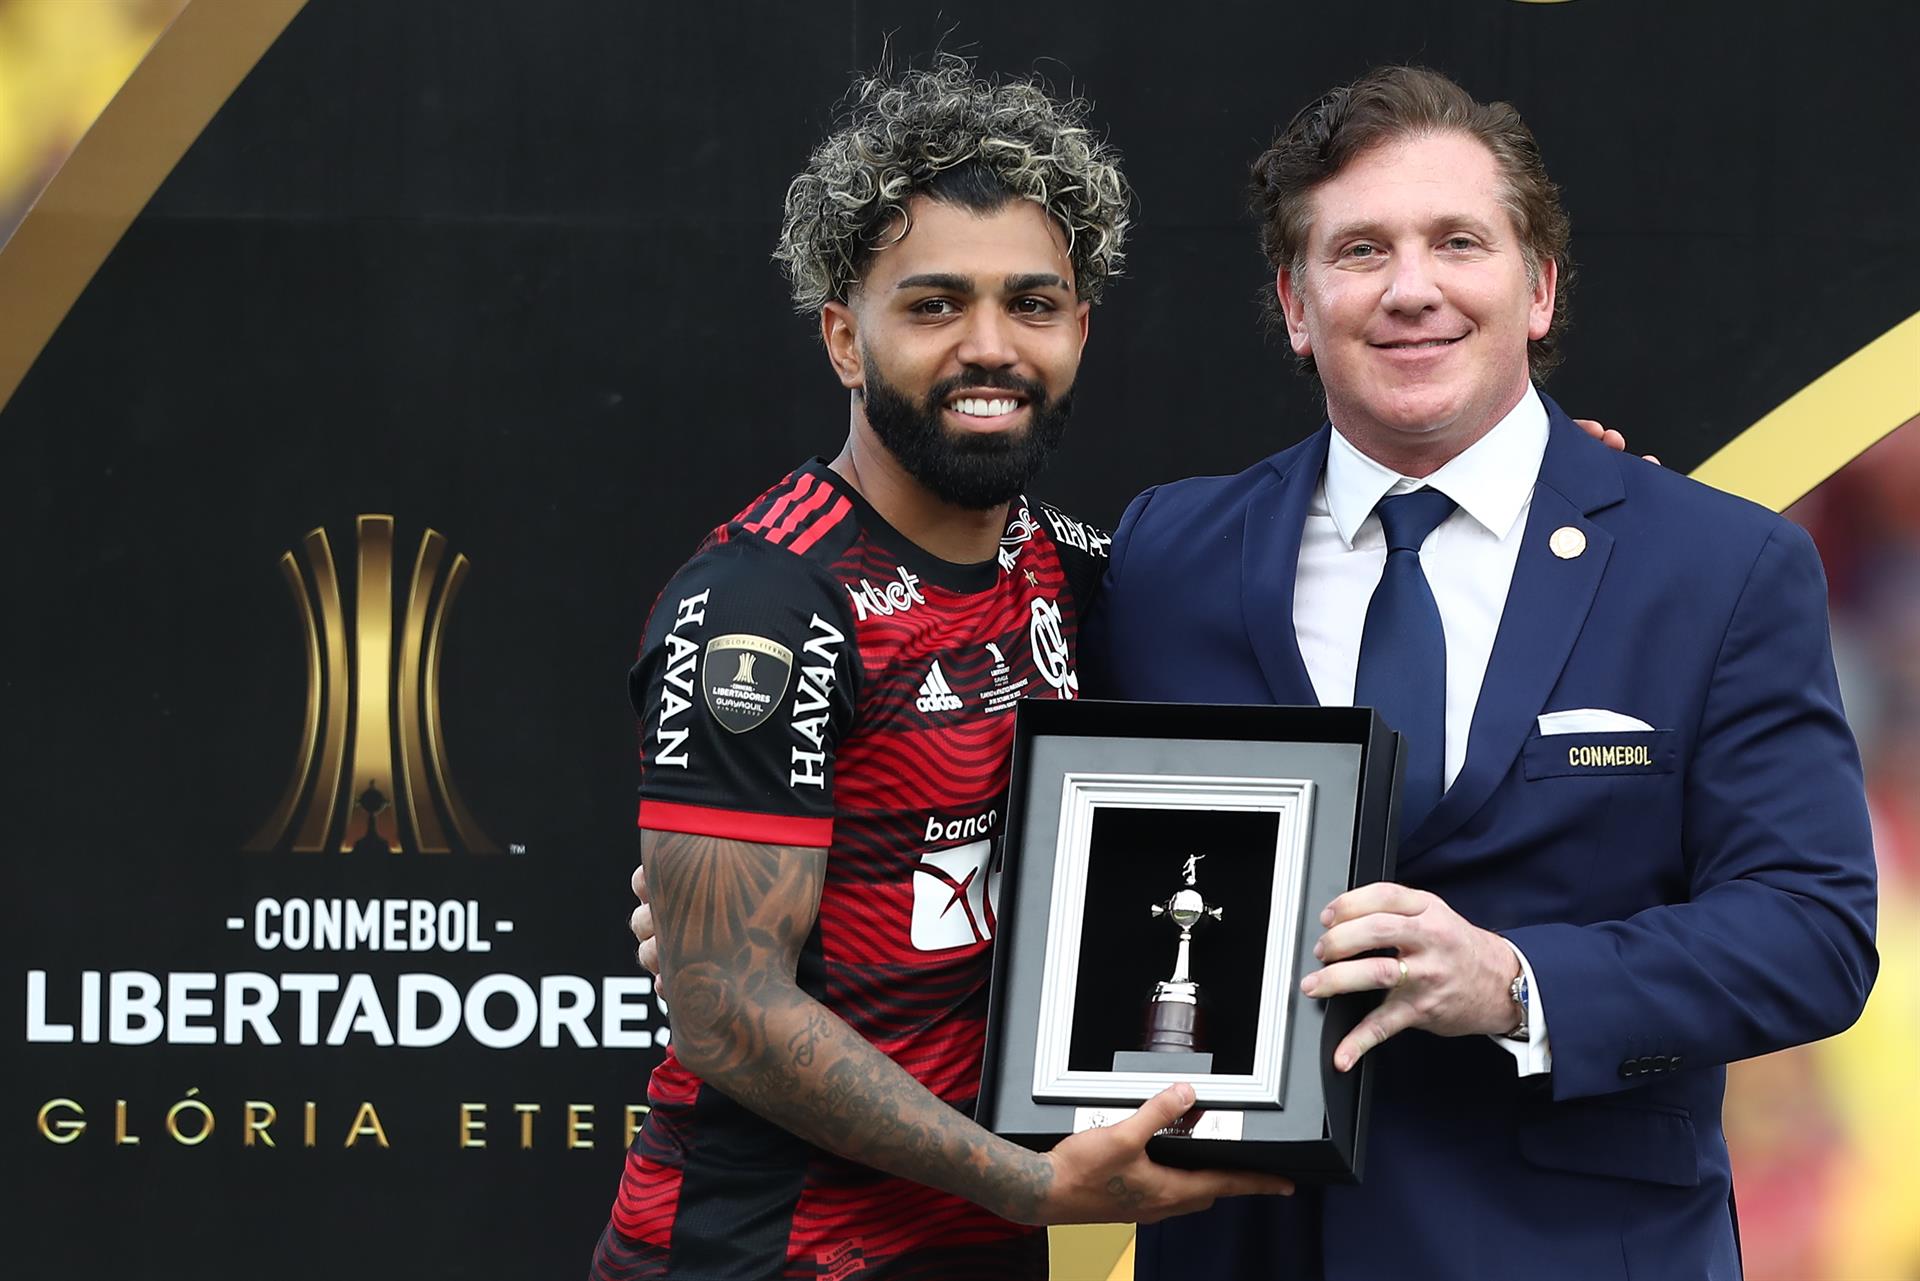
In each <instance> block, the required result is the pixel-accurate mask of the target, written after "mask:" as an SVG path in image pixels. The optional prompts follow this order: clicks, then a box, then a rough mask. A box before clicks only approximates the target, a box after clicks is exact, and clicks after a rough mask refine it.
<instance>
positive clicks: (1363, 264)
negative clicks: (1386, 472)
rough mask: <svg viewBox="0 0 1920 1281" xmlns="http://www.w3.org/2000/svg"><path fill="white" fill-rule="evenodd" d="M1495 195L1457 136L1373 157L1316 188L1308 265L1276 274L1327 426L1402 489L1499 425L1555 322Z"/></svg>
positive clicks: (1496, 188)
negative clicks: (1313, 373) (1532, 352)
mask: <svg viewBox="0 0 1920 1281" xmlns="http://www.w3.org/2000/svg"><path fill="white" fill-rule="evenodd" d="M1502 183H1503V179H1502V177H1501V174H1500V172H1499V169H1498V166H1497V165H1496V163H1495V161H1494V157H1493V153H1492V152H1490V151H1488V150H1487V148H1486V147H1485V146H1484V145H1483V144H1481V143H1480V142H1478V141H1477V140H1475V139H1474V138H1471V137H1469V136H1467V135H1465V134H1460V133H1434V134H1425V135H1416V136H1412V137H1407V138H1400V139H1395V140H1393V141H1390V142H1385V143H1382V144H1381V145H1379V146H1377V147H1374V148H1372V149H1371V150H1368V151H1366V152H1363V153H1362V154H1361V155H1359V156H1358V157H1356V158H1355V159H1354V160H1353V161H1352V162H1351V163H1350V164H1348V165H1347V167H1346V168H1344V169H1342V170H1341V171H1340V172H1339V173H1337V174H1335V175H1334V176H1333V177H1332V178H1330V179H1328V180H1327V181H1326V182H1323V183H1321V184H1320V186H1318V187H1317V188H1315V189H1314V191H1313V195H1312V212H1313V224H1312V230H1311V232H1310V233H1309V235H1308V237H1307V243H1306V249H1305V253H1304V255H1303V262H1302V264H1301V266H1300V268H1299V269H1298V270H1297V271H1295V270H1293V269H1291V268H1283V269H1282V270H1281V271H1280V273H1279V278H1278V281H1277V287H1278V289H1279V291H1280V300H1281V304H1282V306H1283V308H1284V310H1285V313H1286V321H1287V337H1288V340H1289V341H1290V342H1291V343H1292V345H1293V349H1294V351H1295V352H1296V353H1298V354H1300V355H1302V356H1311V357H1312V358H1313V362H1314V365H1315V367H1316V369H1317V370H1318V372H1319V375H1320V380H1321V382H1322V383H1323V384H1324V385H1325V387H1326V392H1327V414H1328V416H1329V417H1330V418H1331V419H1332V420H1333V424H1334V426H1335V427H1336V428H1338V429H1339V430H1340V433H1341V434H1342V435H1344V436H1345V437H1346V438H1347V439H1348V440H1350V441H1352V442H1353V444H1354V445H1355V446H1356V447H1357V448H1359V449H1360V450H1361V452H1363V453H1365V454H1367V455H1368V456H1369V457H1372V458H1374V459H1376V460H1377V461H1379V462H1381V463H1383V464H1384V465H1386V466H1389V467H1392V468H1394V469H1395V470H1397V471H1400V472H1402V473H1404V474H1406V475H1411V476H1424V475H1426V474H1428V473H1429V472H1432V471H1433V470H1435V469H1436V468H1438V467H1439V466H1440V465H1441V464H1443V463H1445V462H1446V461H1447V460H1448V459H1449V458H1452V457H1453V456H1454V455H1456V454H1458V453H1460V452H1461V451H1462V450H1464V449H1466V448H1467V447H1468V446H1469V445H1471V444H1473V443H1474V442H1475V441H1476V440H1479V439H1480V437H1482V436H1484V435H1485V434H1486V433H1487V432H1488V431H1489V430H1491V429H1492V428H1493V426H1494V425H1495V424H1496V423H1498V422H1499V421H1500V419H1501V418H1503V417H1505V415H1506V413H1507V411H1509V410H1510V409H1512V408H1513V406H1514V405H1515V404H1517V403H1518V402H1519V400H1520V397H1521V395H1522V394H1523V393H1524V392H1525V391H1526V386H1527V342H1528V340H1529V339H1534V338H1539V337H1541V336H1543V335H1544V334H1545V333H1546V332H1547V328H1548V326H1549V325H1550V324H1551V322H1552V320H1553V297H1554V287H1555V282H1556V268H1555V265H1554V263H1553V262H1552V261H1551V260H1549V261H1546V262H1543V263H1542V264H1540V268H1539V270H1538V272H1537V273H1535V275H1536V277H1537V278H1536V279H1531V280H1530V279H1529V273H1528V270H1527V263H1526V257H1525V254H1524V253H1523V252H1522V246H1521V244H1520V240H1519V237H1518V235H1517V233H1516V232H1515V229H1514V226H1513V220H1512V218H1511V217H1510V216H1509V214H1508V213H1507V210H1506V208H1505V207H1504V206H1503V205H1502V203H1501V194H1502V191H1503V186H1502Z"/></svg>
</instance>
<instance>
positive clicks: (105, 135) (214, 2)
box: [0, 0, 306, 409]
mask: <svg viewBox="0 0 1920 1281" xmlns="http://www.w3.org/2000/svg"><path fill="white" fill-rule="evenodd" d="M305 4H306V0H191V3H189V4H188V5H187V6H186V8H185V9H183V10H182V11H181V13H180V15H179V17H177V18H175V19H174V20H173V22H172V24H171V25H169V26H168V27H167V29H166V30H165V31H164V32H162V33H161V35H160V38H159V39H158V40H156V41H155V42H154V45H153V48H152V49H151V50H149V51H148V53H147V56H146V57H145V58H144V59H142V60H141V62H140V65H139V66H138V67H136V68H134V71H133V74H132V75H130V76H128V77H127V82H126V84H125V85H123V86H122V87H121V89H120V92H119V93H117V94H115V95H114V98H113V101H111V102H109V103H108V104H107V106H106V109H105V110H103V111H102V112H101V113H100V116H99V118H98V119H96V120H95V121H94V122H93V127H92V128H90V129H88V130H87V134H86V136H85V137H83V138H82V139H81V140H80V144H79V145H78V146H77V147H75V148H74V150H73V154H72V155H71V156H69V157H67V160H66V163H65V164H63V165H61V166H60V171H59V172H58V173H56V174H54V176H53V178H52V180H51V181H49V182H48V183H47V185H46V188H45V190H43V191H42V192H41V193H40V198H39V199H38V200H37V201H36V202H35V203H34V206H33V208H32V209H30V210H28V211H27V216H26V217H25V218H24V219H22V220H21V223H20V226H19V228H18V230H16V231H15V232H14V233H13V237H12V239H10V240H8V241H7V243H6V245H5V246H4V247H0V409H4V408H5V407H6V404H7V401H8V400H10V399H12V397H13V393H14V391H15V389H16V388H18V387H19V385H20V380H21V379H22V378H24V377H25V376H26V373H27V370H28V369H29V368H30V367H31V366H32V364H33V362H34V360H35V359H36V358H37V357H38V356H39V355H40V351H41V349H42V348H43V347H45V346H46V345H47V340H48V339H49V338H50V337H52V336H53V331H54V330H55V329H56V328H58V327H59V325H60V322H61V321H62V320H63V319H65V318H66V314H67V311H68V309H69V308H71V307H72V306H73V302H74V299H76V298H78V297H79V296H80V291H81V290H83V289H85V288H86V287H87V282H88V281H89V280H92V279H93V273H94V272H95V271H97V270H99V268H100V264H101V263H102V262H104V261H105V260H106V257H107V255H108V254H109V253H111V252H112V250H113V247H114V246H115V245H116V244H118V243H119V242H120V237H121V236H122V235H123V234H125V232H126V230H127V226H128V224H130V223H131V222H132V221H133V219H134V217H135V216H136V215H137V214H139V212H140V210H141V209H143V208H144V207H145V206H146V203H147V201H148V200H149V199H151V198H152V196H153V193H154V191H155V190H157V189H158V188H159V186H160V184H161V182H162V181H164V180H165V178H166V176H167V175H168V174H169V173H171V172H173V167H174V165H176V164H178V163H179V161H180V157H181V156H183V155H185V154H186V150H187V148H188V147H190V146H192V145H193V140H194V139H195V138H198V137H199V136H200V131H201V130H202V129H204V128H205V127H206V124H207V121H209V120H211V119H212V118H213V113H214V112H216V111H218V110H219V109H220V106H221V104H222V103H224V102H226V100H227V98H228V97H229V96H230V95H231V94H232V93H233V91H234V89H235V87H237V86H238V85H239V83H240V82H241V80H243V79H245V78H246V74H247V73H248V72H249V71H251V70H252V69H253V66H254V64H255V63H257V62H258V61H259V60H260V56H261V55H262V54H264V53H265V52H266V51H267V49H268V48H269V47H270V46H271V45H272V44H273V42H274V40H275V39H276V38H277V37H278V36H279V34H280V33H281V32H282V31H283V30H285V29H286V25H287V23H288V22H290V21H292V20H293V16H294V15H295V14H296V13H298V12H300V10H301V8H302V7H303V6H304V5H305Z"/></svg>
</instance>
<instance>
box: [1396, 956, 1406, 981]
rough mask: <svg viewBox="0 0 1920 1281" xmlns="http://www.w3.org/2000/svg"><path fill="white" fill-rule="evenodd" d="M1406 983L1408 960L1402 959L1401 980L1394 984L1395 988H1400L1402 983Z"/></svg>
mask: <svg viewBox="0 0 1920 1281" xmlns="http://www.w3.org/2000/svg"><path fill="white" fill-rule="evenodd" d="M1406 981H1407V962H1406V958H1405V957H1402V958H1401V960H1400V978H1399V980H1398V981H1397V982H1395V983H1394V986H1395V987H1399V986H1400V984H1401V983H1405V982H1406Z"/></svg>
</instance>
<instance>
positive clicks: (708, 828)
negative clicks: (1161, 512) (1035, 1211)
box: [595, 460, 1107, 1281]
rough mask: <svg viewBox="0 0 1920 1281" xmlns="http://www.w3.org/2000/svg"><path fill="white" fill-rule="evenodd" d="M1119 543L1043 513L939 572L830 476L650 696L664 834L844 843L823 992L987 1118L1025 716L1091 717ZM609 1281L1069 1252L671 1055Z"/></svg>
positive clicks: (662, 666)
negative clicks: (738, 1094)
mask: <svg viewBox="0 0 1920 1281" xmlns="http://www.w3.org/2000/svg"><path fill="white" fill-rule="evenodd" d="M1106 546H1107V539H1106V536H1105V535H1104V534H1102V533H1100V532H1098V531H1096V530H1094V529H1092V528H1090V527H1088V526H1086V525H1083V524H1081V523H1080V522H1078V521H1075V520H1073V519H1071V518H1070V517H1067V516H1064V515H1062V514H1061V513H1059V512H1057V511H1055V510H1053V509H1052V508H1050V507H1047V506H1045V505H1042V504H1037V503H1028V502H1026V501H1025V500H1020V501H1017V502H1015V503H1014V504H1013V506H1012V513H1011V521H1010V523H1009V525H1008V527H1007V530H1006V534H1005V536H1004V537H1003V538H1002V540H1001V545H1000V551H999V555H998V557H997V558H996V559H995V560H992V561H987V562H984V563H981V564H972V565H956V564H952V563H949V562H946V561H942V560H939V559H937V558H935V557H932V556H930V555H929V554H928V553H926V552H925V551H923V550H921V549H920V548H919V547H917V546H915V545H914V544H913V543H911V542H909V541H908V540H907V539H906V538H904V537H902V536H901V535H900V534H899V533H897V532H896V531H895V530H893V529H892V528H891V527H890V526H889V525H887V523H886V522H885V521H884V520H882V519H881V518H880V516H879V514H878V513H876V512H875V511H874V510H873V509H872V508H871V507H870V506H868V505H867V503H866V502H865V500H864V499H862V498H861V497H860V495H859V494H857V493H855V492H854V491H853V489H852V488H851V487H849V486H848V485H847V484H846V483H845V482H844V481H843V480H841V479H840V478H839V477H838V476H837V475H836V474H835V473H834V472H833V471H832V469H831V468H829V467H828V466H827V465H826V464H825V463H823V462H820V461H818V460H816V461H814V462H812V463H809V464H807V465H806V466H804V467H801V468H800V469H799V470H797V471H795V472H793V473H792V474H791V475H789V476H788V477H786V478H785V479H784V480H783V481H781V482H780V484H778V485H776V486H775V487H774V488H773V489H771V490H769V491H768V492H767V493H765V494H763V495H762V496H761V497H760V498H759V499H757V500H756V501H755V502H754V503H753V504H752V505H751V506H749V507H748V508H747V510H746V511H744V512H742V513H741V514H740V515H739V516H737V517H735V518H734V519H733V520H732V521H730V522H728V523H727V524H726V525H724V526H722V527H721V528H719V529H716V530H715V531H714V532H713V533H712V534H711V535H709V536H708V538H707V539H706V541H705V542H704V543H702V545H701V546H700V548H699V550H698V551H697V552H696V553H695V555H694V556H693V558H692V559H691V560H690V561H688V562H687V564H686V565H685V566H684V567H682V569H681V570H680V571H679V573H677V574H676V575H675V576H674V578H673V580H672V581H671V582H670V583H669V584H668V585H667V587H666V589H665V591H664V592H663V593H662V594H661V597H660V599H659V601H658V603H657V604H656V605H655V606H654V611H653V615H652V618H651V619H650V620H649V622H648V625H647V629H646V635H645V639H644V641H643V643H642V647H641V653H640V659H639V662H638V663H637V664H636V665H635V667H634V669H633V672H632V676H631V678H630V685H631V695H632V699H633V704H634V707H635V709H636V711H637V712H638V713H639V716H640V729H641V739H642V747H641V761H642V769H641V787H640V795H641V800H640V826H642V827H644V828H650V829H655V830H662V831H677V832H691V833H697V834H702V835H710V836H721V837H728V838H732V839H736V840H744V841H757V842H764V843H768V844H779V845H805V846H820V847H826V848H827V849H828V858H827V868H826V878H825V883H824V886H823V888H822V892H821V898H820V910H819V915H818V918H817V922H816V925H815V928H814V930H813V932H812V934H811V936H810V937H809V938H808V939H807V942H806V945H805V948H804V950H803V952H802V954H801V957H800V961H799V967H798V979H799V983H800V986H801V988H802V989H803V990H805V991H806V992H808V993H809V994H811V995H812V996H814V997H815V998H816V999H818V1000H820V1001H821V1002H822V1003H823V1004H825V1005H826V1006H827V1007H828V1008H829V1009H831V1010H832V1011H833V1012H834V1013H836V1014H837V1015H839V1016H840V1017H841V1018H842V1019H844V1020H845V1021H846V1023H847V1024H848V1026H850V1027H851V1028H853V1030H854V1031H856V1032H858V1033H859V1034H861V1035H862V1036H864V1037H866V1038H867V1039H868V1040H869V1041H871V1042H872V1043H873V1044H874V1045H876V1046H877V1047H879V1048H880V1049H881V1050H882V1051H884V1052H885V1053H886V1054H888V1055H889V1056H890V1057H892V1058H893V1059H894V1060H895V1061H896V1062H898V1063H899V1064H900V1065H901V1066H902V1067H904V1068H906V1069H907V1070H908V1071H909V1072H911V1073H913V1075H914V1076H915V1077H916V1078H917V1079H918V1080H919V1081H920V1082H921V1083H922V1084H924V1085H925V1086H926V1087H927V1088H928V1089H929V1090H930V1091H932V1092H933V1093H934V1094H935V1095H937V1096H938V1097H939V1098H941V1099H942V1100H944V1101H945V1102H946V1103H948V1104H950V1105H951V1106H953V1107H955V1108H957V1109H959V1110H960V1111H962V1112H966V1113H969V1114H970V1113H971V1111H972V1108H973V1104H974V1100H975V1095H976V1093H977V1091H978V1086H979V1075H980V1060H981V1051H982V1042H983V1039H984V1036H985V1016H986V988H987V976H988V970H989V966H990V950H991V949H990V944H991V940H992V938H993V934H994V905H995V898H996V890H997V888H998V877H999V870H998V868H997V866H996V865H995V861H994V858H993V851H994V846H993V843H992V838H993V837H994V836H995V835H996V834H997V833H998V831H999V829H1000V827H1001V824H1002V822H1003V816H1004V813H1005V809H1006V794H1007V782H1008V774H1007V769H1008V753H1009V751H1010V749H1011V747H1012V742H1013V720H1014V716H1013V712H1014V706H1015V704H1016V703H1017V702H1018V700H1019V699H1021V698H1029V697H1038V698H1073V697H1075V696H1076V695H1077V693H1078V690H1079V677H1078V674H1077V673H1076V671H1075V665H1074V654H1075V646H1076V644H1077V640H1078V623H1079V617H1080V614H1081V609H1082V606H1083V604H1084V603H1085V602H1086V601H1087V600H1088V599H1089V597H1090V594H1091V593H1092V591H1093V590H1094V587H1095V584H1096V583H1097V581H1098V578H1099V574H1100V571H1101V569H1102V568H1103V561H1104V557H1105V553H1106ZM647 1093H648V1101H649V1103H650V1104H651V1105H652V1111H651V1112H650V1113H649V1115H648V1116H647V1118H646V1121H645V1123H644V1125H643V1126H642V1127H641V1130H640V1132H639V1134H638V1135H637V1137H636V1138H635V1140H634V1144H633V1148H632V1150H631V1151H630V1152H629V1153H628V1156H627V1166H626V1171H625V1174H624V1177H623V1179H622V1181H621V1187H620V1193H619V1197H618V1199H617V1201H616V1202H615V1204H614V1209H613V1219H612V1223H611V1224H610V1225H609V1228H608V1231H607V1233H606V1234H605V1236H604V1237H603V1240H602V1245H601V1252H600V1256H599V1257H598V1258H597V1259H596V1271H595V1275H596V1276H606V1277H615V1276H618V1277H621V1278H639V1277H666V1276H672V1277H676V1278H699V1279H703V1281H704V1279H712V1281H719V1279H721V1278H727V1279H729V1281H730V1279H731V1278H736V1277H738V1278H748V1277H751V1278H756V1279H757V1278H765V1277H809V1278H827V1277H830V1278H860V1279H861V1281H867V1279H869V1278H879V1277H887V1278H904V1277H914V1278H944V1277H951V1278H977V1277H985V1276H993V1277H995V1278H996V1279H997V1281H1015V1279H1017V1278H1025V1277H1034V1278H1042V1277H1044V1276H1045V1275H1046V1247H1045V1235H1044V1233H1041V1232H1039V1231H1037V1230H1035V1229H1031V1228H1025V1227H1021V1226H1018V1225H1016V1224H1012V1223H1009V1222H1007V1221H1005V1220H1003V1219H1000V1218H998V1217H996V1216H995V1215H993V1214H991V1213H989V1212H988V1211H986V1210H984V1209H982V1208H980V1207H979V1206H976V1205H973V1204H971V1203H970V1202H967V1201H964V1200H961V1199H959V1198H957V1197H954V1196H951V1195H948V1194H946V1193H943V1192H938V1191H935V1190H934V1189H932V1188H928V1187H924V1186H922V1185H920V1184H916V1183H911V1182H908V1181H905V1180H901V1179H896V1178H892V1177H889V1176H886V1175H883V1174H880V1173H878V1172H876V1171H874V1170H871V1169H868V1168H866V1167H863V1166H859V1165H856V1164H854V1163H852V1162H848V1161H845V1160H842V1159H840V1158H839V1157H836V1156H832V1155H830V1154H828V1153H826V1152H823V1151H821V1150H820V1149H818V1148H815V1147H812V1146H811V1145H809V1144H806V1143H804V1142H802V1141H800V1140H799V1139H796V1138H794V1137H793V1136H792V1135H790V1134H788V1133H787V1132H785V1131H784V1130H781V1129H779V1128H778V1127H776V1126H774V1125H772V1124H770V1123H768V1122H766V1121H764V1120H762V1119H761V1118H759V1117H758V1116H756V1115H754V1114H753V1113H751V1112H749V1111H748V1110H746V1109H745V1108H743V1107H741V1106H739V1105H738V1104H736V1103H734V1102H733V1101H732V1100H731V1099H729V1098H727V1097H726V1096H725V1095H724V1094H722V1093H720V1092H719V1091H718V1090H715V1089H712V1088H711V1087H708V1086H706V1085H705V1084H704V1083H703V1082H701V1081H700V1080H699V1079H698V1078H697V1077H695V1076H694V1075H693V1074H692V1073H690V1072H689V1071H687V1069H686V1068H685V1067H683V1066H682V1065H681V1064H680V1062H679V1061H678V1059H677V1058H675V1056H674V1055H673V1053H672V1051H671V1049H669V1051H668V1054H667V1057H666V1060H665V1061H664V1062H663V1063H661V1065H660V1066H659V1067H658V1068H657V1069H655V1071H654V1073H653V1078H652V1080H651V1082H650V1083H649V1085H648V1092H647Z"/></svg>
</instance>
